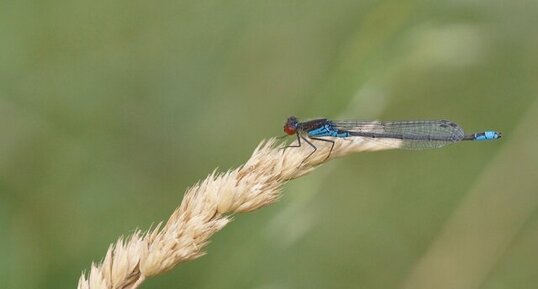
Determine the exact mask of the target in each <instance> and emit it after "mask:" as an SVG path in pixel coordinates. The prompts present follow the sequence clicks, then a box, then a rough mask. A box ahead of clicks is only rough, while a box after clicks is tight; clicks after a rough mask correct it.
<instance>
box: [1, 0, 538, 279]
mask: <svg viewBox="0 0 538 289" xmlns="http://www.w3.org/2000/svg"><path fill="white" fill-rule="evenodd" d="M0 7H1V9H0V133H1V137H0V288H6V289H8V288H9V289H19V288H21V289H23V288H24V289H32V288H75V287H76V284H77V281H78V278H79V276H80V274H81V272H82V271H83V270H87V269H88V268H89V267H90V264H91V262H92V261H99V260H101V259H102V258H103V257H104V254H105V252H106V249H107V247H108V246H109V244H110V243H112V242H114V241H116V239H117V238H118V237H119V236H121V235H129V234H131V233H132V232H133V231H134V230H135V229H136V228H141V229H147V228H149V227H151V226H153V225H155V224H157V223H158V222H160V221H161V220H165V219H166V218H167V217H168V216H169V214H170V213H171V212H172V211H173V210H174V208H175V207H176V206H177V205H178V204H179V203H180V202H181V199H182V195H183V192H184V191H185V188H186V187H188V186H190V185H192V184H194V183H195V182H196V181H197V180H199V179H201V178H204V177H205V176H206V175H207V174H208V173H210V172H211V171H212V170H214V169H215V168H217V167H218V168H219V169H220V170H221V171H225V170H227V169H228V168H233V167H236V166H238V165H240V164H241V163H243V162H244V161H245V160H246V159H247V158H248V157H249V155H250V154H251V152H252V151H253V149H254V148H255V147H256V145H257V144H258V143H259V142H260V141H261V140H262V139H264V138H269V137H273V136H281V135H283V131H282V125H283V123H284V121H285V119H286V117H288V116H289V115H296V116H297V117H299V118H302V119H307V118H313V117H328V118H332V119H343V118H356V119H385V120H399V119H402V120H403V119H450V120H453V121H455V122H457V123H458V124H460V125H461V126H462V127H464V128H465V129H466V131H467V132H474V131H482V130H487V129H494V130H499V131H502V132H503V138H502V139H501V140H499V141H496V142H485V143H460V144H456V145H451V146H449V147H446V148H443V149H438V150H428V151H383V152H375V153H361V154H355V155H351V156H349V157H346V158H342V159H337V160H333V161H331V162H330V163H329V164H327V165H325V166H322V167H321V168H319V169H318V170H316V171H315V172H313V173H311V174H309V175H307V176H305V177H303V178H300V179H297V180H295V181H293V182H290V183H289V184H287V185H286V186H285V188H284V190H283V198H282V199H281V200H280V201H279V202H278V203H277V204H276V205H273V206H270V207H267V208H265V209H262V210H260V211H257V212H254V213H249V214H242V215H237V216H236V217H235V218H234V222H232V223H231V224H230V225H228V226H227V227H225V228H224V230H223V231H221V232H219V233H218V234H216V235H215V236H214V238H213V239H212V242H211V244H210V245H209V246H208V248H207V251H208V255H206V256H204V257H202V258H200V259H198V260H196V261H194V262H190V263H185V264H181V265H180V266H178V267H176V268H175V269H174V270H172V271H171V272H168V273H167V274H164V275H161V276H158V277H156V278H152V279H149V280H147V282H145V283H144V284H143V286H142V288H198V289H203V288H207V289H209V288H211V289H213V288H260V289H279V288H282V289H288V288H320V289H321V288H368V289H377V288H379V289H388V288H402V289H422V288H424V289H432V288H435V289H444V288H447V289H448V288H457V289H467V288H469V289H470V288H477V289H478V288H480V289H486V288H487V289H501V288H511V289H514V288H516V289H523V288H529V289H530V288H537V286H538V133H537V132H536V125H537V124H538V99H537V95H538V34H537V29H536V27H538V2H537V1H525V0H524V1H499V0H497V1H478V0H472V1H462V0H454V1H448V0H446V1H411V0H405V1H402V0H393V1H372V0H368V1H317V0H315V1H214V0H210V1H159V0H158V1H103V0H98V1H4V2H2V3H1V4H0Z"/></svg>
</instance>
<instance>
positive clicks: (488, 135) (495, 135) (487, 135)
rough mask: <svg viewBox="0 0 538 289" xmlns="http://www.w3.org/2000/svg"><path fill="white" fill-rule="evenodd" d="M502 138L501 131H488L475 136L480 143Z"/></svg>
mask: <svg viewBox="0 0 538 289" xmlns="http://www.w3.org/2000/svg"><path fill="white" fill-rule="evenodd" d="M501 136H502V134H501V132H499V131H493V130H488V131H485V132H481V133H477V134H475V140H478V141H481V140H495V139H500V138H501Z"/></svg>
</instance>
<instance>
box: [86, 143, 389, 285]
mask: <svg viewBox="0 0 538 289" xmlns="http://www.w3.org/2000/svg"><path fill="white" fill-rule="evenodd" d="M334 140H335V145H334V149H333V151H332V153H331V155H330V158H328V159H326V157H327V154H328V152H329V148H330V144H329V143H325V142H319V141H318V142H316V145H317V147H318V150H317V151H316V153H314V154H313V155H312V156H310V157H309V158H308V159H307V160H306V161H304V162H303V160H304V159H305V157H306V156H307V155H308V154H310V153H311V152H312V147H310V146H309V145H307V144H304V143H303V146H302V147H299V148H287V149H285V150H284V149H282V147H283V145H282V144H276V141H275V139H270V140H268V141H262V142H261V143H260V145H259V146H258V147H257V148H256V150H255V151H254V153H253V154H252V156H251V157H250V159H249V160H248V161H247V162H246V163H245V164H244V165H242V166H240V167H239V168H237V169H234V170H231V171H228V172H225V173H217V172H213V173H211V174H210V175H209V176H208V177H207V178H206V179H205V180H203V181H201V182H198V183H197V184H195V185H194V186H192V187H191V188H189V189H187V192H186V193H185V196H184V198H183V201H182V202H181V204H180V205H179V207H178V208H177V209H176V210H175V211H174V212H173V213H172V215H171V216H170V218H169V219H168V221H167V222H166V224H164V225H162V224H160V225H158V226H157V227H156V228H154V229H150V230H148V231H145V232H142V231H136V232H135V233H134V234H133V235H132V236H130V237H128V238H123V237H120V238H119V239H118V241H117V242H116V243H115V244H112V245H111V246H110V247H109V249H108V251H107V253H106V256H105V258H104V260H103V261H102V262H101V263H98V264H92V266H91V269H90V270H89V272H87V274H82V276H81V277H80V279H79V283H78V288H79V289H104V288H125V289H127V288H129V289H132V288H138V287H139V286H140V284H142V282H144V280H145V279H146V278H149V277H152V276H155V275H158V274H161V273H164V272H166V271H168V270H170V269H172V268H174V267H175V266H176V265H178V264H180V263H183V262H186V261H190V260H193V259H196V258H198V257H200V256H202V255H203V254H204V251H203V249H204V247H205V245H206V244H207V243H208V241H209V238H210V237H211V236H212V235H213V234H214V233H215V232H217V231H219V230H220V229H222V228H223V227H224V226H225V225H226V224H227V223H228V222H230V220H231V219H230V217H231V216H232V215H233V214H235V213H241V212H250V211H254V210H257V209H259V208H261V207H264V206H267V205H269V204H272V203H273V202H275V201H276V200H277V199H278V198H279V196H280V188H281V187H282V185H283V184H284V183H285V182H287V181H289V180H292V179H295V178H298V177H300V176H303V175H305V174H306V173H308V172H310V171H312V170H313V169H314V168H316V167H317V166H319V165H321V164H323V163H324V162H326V161H328V160H330V159H332V158H335V157H340V156H344V155H347V154H350V153H353V152H358V151H374V150H382V149H390V148H396V147H398V145H399V143H398V142H397V141H395V142H394V143H386V142H385V143H373V142H363V141H362V140H361V139H360V138H350V139H334ZM301 162H303V163H302V164H301Z"/></svg>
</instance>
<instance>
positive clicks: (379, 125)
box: [284, 116, 501, 162]
mask: <svg viewBox="0 0 538 289" xmlns="http://www.w3.org/2000/svg"><path fill="white" fill-rule="evenodd" d="M284 132H286V134H288V135H296V136H297V145H290V146H287V147H300V146H301V139H302V140H304V141H305V142H306V143H307V144H309V145H310V146H311V147H312V148H313V151H312V152H311V153H310V154H309V155H308V156H306V158H305V159H304V160H303V162H304V161H305V160H306V159H308V158H309V157H310V156H311V155H312V154H313V153H314V152H316V150H317V147H316V146H315V145H314V144H313V143H312V141H311V140H317V141H323V142H328V143H331V149H330V150H329V153H328V154H327V157H326V159H327V158H328V157H329V156H330V155H331V152H332V150H333V148H334V140H332V139H330V138H323V137H333V138H351V137H360V138H363V139H364V140H365V141H375V142H383V141H391V142H392V143H396V144H397V145H396V146H395V148H403V149H412V150H420V149H428V148H439V147H442V146H445V145H448V144H452V143H456V142H459V141H486V140H495V139H498V138H500V137H501V133H500V132H497V131H484V132H479V133H472V134H465V133H464V131H463V129H462V128H461V127H460V126H459V125H457V124H456V123H454V122H452V121H449V120H409V121H369V120H341V121H331V120H328V119H326V118H320V119H314V120H309V121H305V122H299V120H298V119H297V118H296V117H294V116H291V117H289V118H288V120H287V121H286V123H285V124H284Z"/></svg>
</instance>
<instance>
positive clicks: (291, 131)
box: [284, 125, 295, 135]
mask: <svg viewBox="0 0 538 289" xmlns="http://www.w3.org/2000/svg"><path fill="white" fill-rule="evenodd" d="M284 132H286V134H288V135H294V134H295V128H294V127H292V126H290V125H285V126H284Z"/></svg>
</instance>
